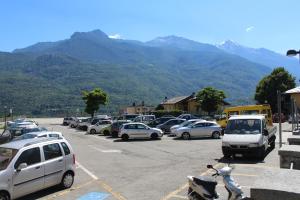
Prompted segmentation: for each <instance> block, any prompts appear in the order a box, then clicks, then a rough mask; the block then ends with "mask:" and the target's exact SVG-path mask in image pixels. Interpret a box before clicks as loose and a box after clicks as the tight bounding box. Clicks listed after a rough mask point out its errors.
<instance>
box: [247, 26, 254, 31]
mask: <svg viewBox="0 0 300 200" xmlns="http://www.w3.org/2000/svg"><path fill="white" fill-rule="evenodd" d="M253 29H254V26H249V27H247V28H246V30H245V31H246V32H250V31H253Z"/></svg>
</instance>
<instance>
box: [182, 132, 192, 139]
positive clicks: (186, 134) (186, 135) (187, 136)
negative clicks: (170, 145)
mask: <svg viewBox="0 0 300 200" xmlns="http://www.w3.org/2000/svg"><path fill="white" fill-rule="evenodd" d="M181 137H182V139H184V140H189V139H190V138H191V136H190V134H189V133H188V132H185V133H182V136H181Z"/></svg>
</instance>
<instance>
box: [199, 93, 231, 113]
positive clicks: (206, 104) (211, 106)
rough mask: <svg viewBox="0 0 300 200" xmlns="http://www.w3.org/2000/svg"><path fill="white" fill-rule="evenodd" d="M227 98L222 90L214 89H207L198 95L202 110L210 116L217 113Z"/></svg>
mask: <svg viewBox="0 0 300 200" xmlns="http://www.w3.org/2000/svg"><path fill="white" fill-rule="evenodd" d="M225 98H226V95H225V93H224V92H223V91H222V90H217V89H215V88H213V87H206V88H204V89H202V90H200V91H199V92H198V93H197V101H198V102H199V103H200V107H201V109H202V110H204V111H206V112H208V114H210V113H212V112H215V111H217V110H218V108H219V106H220V105H221V104H222V103H223V101H224V99H225Z"/></svg>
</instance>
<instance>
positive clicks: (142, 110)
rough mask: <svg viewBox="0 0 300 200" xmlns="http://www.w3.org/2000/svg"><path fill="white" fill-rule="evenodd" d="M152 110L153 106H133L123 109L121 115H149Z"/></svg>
mask: <svg viewBox="0 0 300 200" xmlns="http://www.w3.org/2000/svg"><path fill="white" fill-rule="evenodd" d="M154 110H155V108H154V107H153V106H143V105H136V106H134V105H133V106H128V107H126V108H124V109H123V114H149V113H151V112H153V111H154Z"/></svg>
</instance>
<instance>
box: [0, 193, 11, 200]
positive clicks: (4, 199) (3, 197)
mask: <svg viewBox="0 0 300 200" xmlns="http://www.w3.org/2000/svg"><path fill="white" fill-rule="evenodd" d="M0 200H10V197H9V194H8V193H7V192H0Z"/></svg>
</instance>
